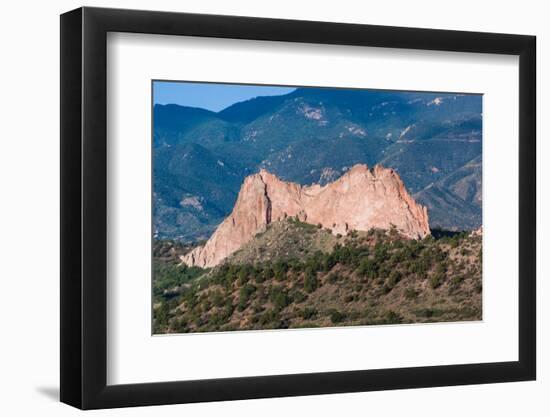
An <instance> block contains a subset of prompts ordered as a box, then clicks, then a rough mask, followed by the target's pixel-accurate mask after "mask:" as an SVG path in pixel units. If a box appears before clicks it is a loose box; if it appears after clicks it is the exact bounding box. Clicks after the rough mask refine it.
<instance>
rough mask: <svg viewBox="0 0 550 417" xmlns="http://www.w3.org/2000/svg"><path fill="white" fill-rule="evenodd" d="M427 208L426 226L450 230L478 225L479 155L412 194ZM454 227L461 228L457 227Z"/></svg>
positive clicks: (479, 219)
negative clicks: (428, 221) (428, 217)
mask: <svg viewBox="0 0 550 417" xmlns="http://www.w3.org/2000/svg"><path fill="white" fill-rule="evenodd" d="M414 198H415V199H417V200H418V201H419V202H420V203H422V204H424V205H426V206H427V207H428V211H429V213H430V225H431V226H432V227H440V228H444V229H450V230H458V229H463V228H465V229H477V228H479V227H480V226H481V215H482V200H481V198H482V184H481V156H478V157H476V158H474V159H472V160H471V161H469V162H468V163H466V164H465V165H464V166H462V167H460V168H458V169H457V170H455V171H454V172H452V173H451V174H449V175H447V176H445V177H443V178H442V179H440V180H439V181H437V182H435V183H434V184H430V185H428V186H427V187H426V188H424V189H423V190H421V191H419V192H418V193H416V194H414ZM457 225H462V227H459V226H457Z"/></svg>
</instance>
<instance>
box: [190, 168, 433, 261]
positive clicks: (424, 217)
mask: <svg viewBox="0 0 550 417" xmlns="http://www.w3.org/2000/svg"><path fill="white" fill-rule="evenodd" d="M288 216H297V217H298V219H299V220H301V221H303V222H307V223H311V224H320V225H322V227H326V228H329V229H331V230H332V232H333V233H335V234H336V233H341V234H347V233H348V232H349V231H351V230H365V231H366V230H369V229H371V228H380V229H389V228H391V227H392V225H393V226H395V227H396V229H397V230H398V231H399V233H401V234H402V235H403V236H406V237H409V238H411V239H419V238H423V237H424V236H426V235H428V234H429V233H430V228H429V225H428V212H427V209H426V208H425V207H423V206H421V205H420V204H417V203H416V202H415V201H414V199H413V198H412V197H411V196H410V195H409V193H408V192H407V190H406V189H405V186H404V185H403V182H402V181H401V179H400V178H399V175H398V174H397V173H396V172H395V171H394V170H392V169H388V168H383V167H381V166H379V165H377V166H375V167H374V169H369V168H368V167H367V166H366V165H361V164H359V165H355V166H354V167H353V168H351V169H350V170H349V171H348V172H346V173H345V174H344V175H342V176H341V177H340V178H338V179H337V180H336V181H334V182H332V183H329V184H327V185H325V186H320V185H318V184H314V185H311V186H300V185H299V184H295V183H291V182H285V181H282V180H280V179H279V178H278V177H276V176H275V175H273V174H270V173H269V172H267V171H265V170H261V171H260V172H259V173H257V174H254V175H250V176H248V177H246V178H245V180H244V183H243V185H242V187H241V190H240V192H239V196H238V198H237V202H236V203H235V206H234V207H233V211H232V213H231V214H230V215H229V216H228V217H227V218H226V219H225V220H224V221H223V222H222V223H221V224H220V225H219V226H218V228H217V229H216V231H215V232H214V234H213V235H212V236H211V237H210V239H209V240H208V241H207V242H206V244H205V245H203V246H199V247H197V248H195V249H194V250H193V251H191V252H190V253H188V254H187V255H185V256H183V257H182V258H181V259H182V262H183V263H185V264H187V265H189V266H200V267H203V268H205V267H213V266H216V265H218V264H219V263H220V262H221V261H223V260H224V259H225V258H226V257H227V256H229V255H231V254H232V253H234V252H235V251H237V250H238V249H239V248H240V247H241V246H242V245H244V244H245V243H247V242H248V241H249V240H250V239H252V238H253V237H254V236H255V235H256V234H257V233H259V232H262V231H264V230H265V228H266V227H267V225H268V224H269V223H271V222H274V221H277V220H280V219H283V218H286V217H288Z"/></svg>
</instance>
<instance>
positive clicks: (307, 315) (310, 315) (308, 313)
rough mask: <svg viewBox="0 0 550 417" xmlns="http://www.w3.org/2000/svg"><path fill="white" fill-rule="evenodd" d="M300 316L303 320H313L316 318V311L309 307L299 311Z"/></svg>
mask: <svg viewBox="0 0 550 417" xmlns="http://www.w3.org/2000/svg"><path fill="white" fill-rule="evenodd" d="M301 316H302V318H303V319H304V320H313V319H314V318H315V317H316V316H317V310H316V309H314V308H311V307H306V308H304V309H303V310H302V311H301Z"/></svg>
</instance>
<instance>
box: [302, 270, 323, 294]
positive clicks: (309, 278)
mask: <svg viewBox="0 0 550 417" xmlns="http://www.w3.org/2000/svg"><path fill="white" fill-rule="evenodd" d="M318 285H319V283H318V281H317V274H316V273H315V272H314V271H313V270H311V269H308V270H307V271H306V275H305V277H304V290H305V291H306V292H308V293H311V292H313V291H315V290H316V289H317V287H318Z"/></svg>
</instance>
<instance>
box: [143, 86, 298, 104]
mask: <svg viewBox="0 0 550 417" xmlns="http://www.w3.org/2000/svg"><path fill="white" fill-rule="evenodd" d="M294 90H295V88H293V87H271V86H261V85H240V84H211V83H191V82H171V81H154V82H153V103H154V104H180V105H183V106H190V107H200V108H203V109H207V110H212V111H216V112H217V111H220V110H223V109H225V108H226V107H229V106H230V105H232V104H234V103H237V102H239V101H244V100H248V99H251V98H254V97H258V96H278V95H282V94H288V93H290V92H292V91H294Z"/></svg>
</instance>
